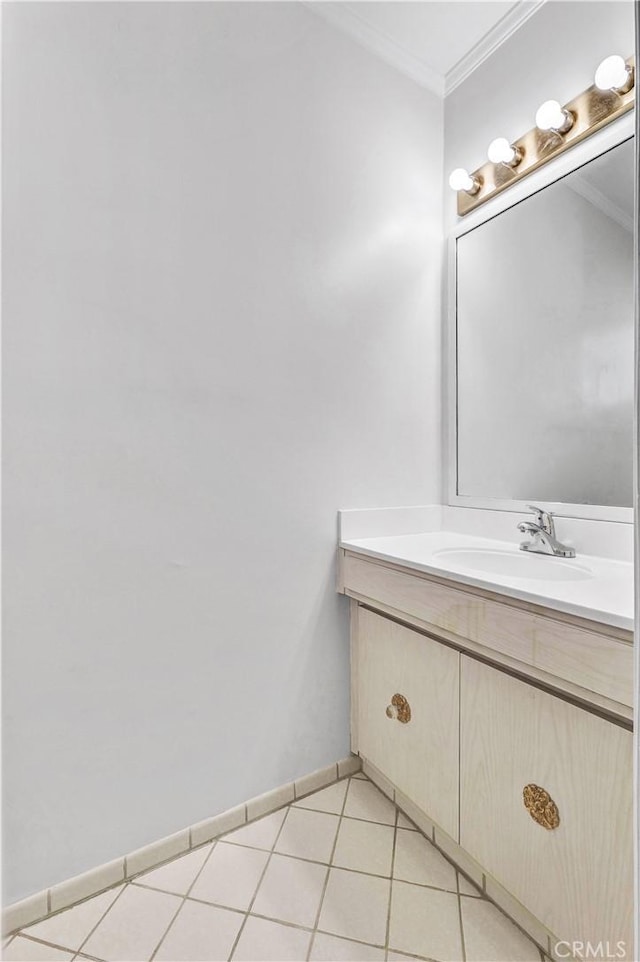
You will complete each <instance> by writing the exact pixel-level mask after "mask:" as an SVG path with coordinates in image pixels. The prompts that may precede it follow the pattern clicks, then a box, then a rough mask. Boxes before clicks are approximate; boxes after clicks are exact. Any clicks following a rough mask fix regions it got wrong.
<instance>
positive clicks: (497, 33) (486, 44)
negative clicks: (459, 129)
mask: <svg viewBox="0 0 640 962" xmlns="http://www.w3.org/2000/svg"><path fill="white" fill-rule="evenodd" d="M545 3H546V0H518V3H517V5H516V6H515V7H513V9H511V10H509V11H508V12H507V13H505V15H504V17H502V18H501V19H500V20H498V22H497V23H496V24H495V26H493V27H492V28H491V30H488V31H487V33H485V35H484V37H482V38H481V39H480V40H479V41H478V42H477V43H476V44H474V46H473V47H472V48H471V49H470V50H469V51H467V53H466V54H465V55H464V57H461V59H460V60H458V62H457V63H456V64H454V65H453V67H452V68H451V69H450V70H448V71H447V74H446V76H445V82H444V93H445V97H446V96H448V94H450V93H451V92H452V91H453V90H455V89H456V87H458V86H459V85H460V84H461V83H462V82H463V81H464V80H466V79H467V77H468V76H469V75H470V74H472V73H473V71H474V70H475V69H476V68H477V67H479V66H480V64H481V63H484V61H485V60H487V59H488V58H489V57H490V56H491V55H492V54H493V53H495V51H496V50H497V49H498V47H499V46H501V44H503V43H504V42H505V41H506V40H508V39H509V37H511V36H513V34H514V33H515V32H516V30H519V29H520V27H521V26H522V25H523V24H525V23H526V22H527V20H529V18H530V17H532V16H533V15H534V13H537V12H538V10H539V9H540V8H541V7H543V6H544V4H545Z"/></svg>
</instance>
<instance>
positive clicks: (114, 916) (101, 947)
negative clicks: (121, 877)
mask: <svg viewBox="0 0 640 962" xmlns="http://www.w3.org/2000/svg"><path fill="white" fill-rule="evenodd" d="M180 904H181V900H180V898H178V896H176V895H167V893H166V892H156V891H155V890H153V889H143V888H139V887H138V886H137V885H127V887H126V888H125V890H124V892H123V893H122V895H121V896H120V897H119V899H118V900H117V902H115V904H114V905H113V906H112V907H111V909H109V911H108V912H107V914H106V915H105V917H104V919H103V920H102V922H101V923H100V925H99V926H98V928H97V929H96V930H95V932H94V933H93V935H91V936H90V937H89V939H88V941H87V942H85V944H84V945H83V946H82V951H83V952H84V953H86V954H87V955H95V956H97V957H98V958H99V959H106V960H107V962H140V960H146V959H149V958H150V957H151V954H152V953H153V951H154V949H155V947H156V946H157V944H158V943H159V941H160V939H161V938H162V936H163V935H164V933H165V931H166V930H167V929H168V927H169V923H170V922H171V920H172V919H173V916H174V915H175V914H176V912H177V910H178V908H179V907H180Z"/></svg>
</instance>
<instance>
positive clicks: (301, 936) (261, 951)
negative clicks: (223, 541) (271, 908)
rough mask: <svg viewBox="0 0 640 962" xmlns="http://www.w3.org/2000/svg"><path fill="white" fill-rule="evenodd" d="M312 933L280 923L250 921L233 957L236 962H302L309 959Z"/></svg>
mask: <svg viewBox="0 0 640 962" xmlns="http://www.w3.org/2000/svg"><path fill="white" fill-rule="evenodd" d="M310 941H311V932H304V931H303V930H302V929H294V928H292V927H291V926H289V925H280V924H279V923H278V922H267V921H266V919H255V918H252V917H249V918H248V919H247V924H246V925H245V927H244V929H243V930H242V935H241V936H240V940H239V942H238V944H237V946H236V949H235V951H234V953H233V955H232V959H233V960H234V962H256V960H257V959H260V962H301V960H302V959H306V957H307V952H308V950H309V942H310Z"/></svg>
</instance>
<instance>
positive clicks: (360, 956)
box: [309, 932, 384, 962]
mask: <svg viewBox="0 0 640 962" xmlns="http://www.w3.org/2000/svg"><path fill="white" fill-rule="evenodd" d="M309 959H310V960H311V962H384V949H377V948H375V946H373V945H365V944H364V942H352V941H351V940H350V939H339V938H337V937H336V936H335V935H324V934H323V933H322V932H318V933H317V934H316V937H315V939H314V940H313V946H312V948H311V955H310V956H309Z"/></svg>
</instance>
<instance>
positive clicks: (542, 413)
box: [456, 139, 634, 507]
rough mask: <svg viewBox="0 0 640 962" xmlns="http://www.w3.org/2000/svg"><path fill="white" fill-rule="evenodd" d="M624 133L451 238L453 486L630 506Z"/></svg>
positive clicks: (628, 206)
mask: <svg viewBox="0 0 640 962" xmlns="http://www.w3.org/2000/svg"><path fill="white" fill-rule="evenodd" d="M633 202H634V162H633V139H630V140H627V141H625V142H623V143H621V144H619V145H618V146H616V147H614V148H612V149H611V150H609V151H607V153H605V154H602V155H601V156H599V157H596V158H595V159H594V160H592V161H590V162H589V163H587V164H585V165H584V166H582V167H580V168H578V169H577V170H574V171H573V172H572V173H570V174H568V175H567V176H565V177H563V178H562V179H561V180H558V181H556V182H555V183H553V184H550V185H549V186H547V187H545V188H543V189H542V190H540V191H538V192H537V193H535V194H533V195H532V196H530V197H527V198H526V199H525V200H522V201H521V202H520V203H518V204H516V205H515V206H513V207H510V208H508V209H507V210H505V211H503V212H502V213H500V214H497V215H496V216H495V217H493V218H492V219H490V220H487V221H485V222H484V223H482V224H480V225H479V226H478V227H476V228H474V229H473V230H470V231H469V232H468V233H466V234H463V235H462V236H460V237H459V238H458V241H457V489H456V490H457V494H458V495H460V496H465V497H468V498H475V499H500V500H515V501H531V502H534V503H535V502H538V501H546V502H564V503H569V504H590V505H612V506H623V507H624V506H629V507H630V506H631V505H632V487H633V466H632V458H633V377H634V373H633V354H634V320H633V303H634V298H633Z"/></svg>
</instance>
